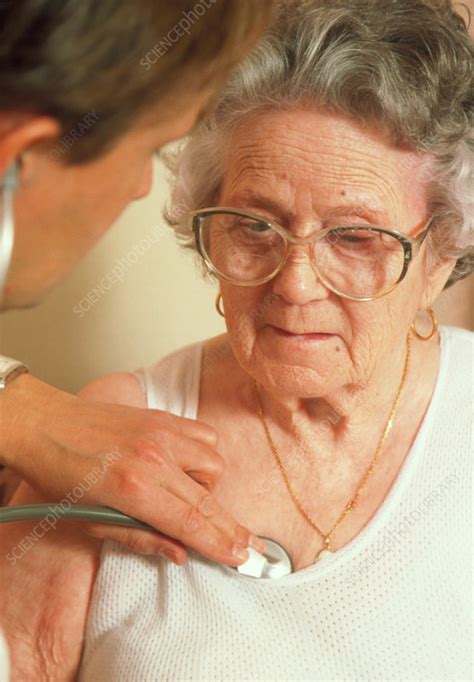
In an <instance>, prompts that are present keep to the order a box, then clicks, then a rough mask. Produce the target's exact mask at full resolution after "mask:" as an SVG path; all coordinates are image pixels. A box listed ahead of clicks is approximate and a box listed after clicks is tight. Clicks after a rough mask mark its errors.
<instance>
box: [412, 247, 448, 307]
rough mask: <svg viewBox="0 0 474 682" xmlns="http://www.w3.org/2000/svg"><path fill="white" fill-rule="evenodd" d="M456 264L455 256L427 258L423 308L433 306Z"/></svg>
mask: <svg viewBox="0 0 474 682" xmlns="http://www.w3.org/2000/svg"><path fill="white" fill-rule="evenodd" d="M455 266H456V259H455V258H443V259H441V258H438V259H436V258H434V257H431V258H428V259H427V267H428V273H427V276H426V284H425V288H424V291H423V296H422V300H421V305H420V308H421V309H426V308H431V306H432V305H433V303H434V302H435V301H436V299H437V298H438V296H439V295H440V294H441V292H442V291H443V289H444V287H445V285H446V282H447V281H448V279H449V278H450V276H451V273H452V271H453V270H454V268H455Z"/></svg>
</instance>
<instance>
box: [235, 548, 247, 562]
mask: <svg viewBox="0 0 474 682" xmlns="http://www.w3.org/2000/svg"><path fill="white" fill-rule="evenodd" d="M232 555H233V557H234V558H235V559H240V560H242V561H247V559H248V558H249V553H248V552H247V550H246V549H245V547H242V545H232Z"/></svg>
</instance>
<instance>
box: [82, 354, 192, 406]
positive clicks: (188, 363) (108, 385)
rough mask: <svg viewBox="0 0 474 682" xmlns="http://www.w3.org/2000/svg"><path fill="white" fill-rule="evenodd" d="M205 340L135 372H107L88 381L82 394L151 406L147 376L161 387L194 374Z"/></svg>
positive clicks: (133, 404)
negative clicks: (149, 403)
mask: <svg viewBox="0 0 474 682" xmlns="http://www.w3.org/2000/svg"><path fill="white" fill-rule="evenodd" d="M204 343H205V342H204V341H198V342H196V343H192V344H189V345H187V346H183V347H181V348H178V349H177V350H175V351H172V352H171V353H168V354H167V355H165V356H164V357H162V358H159V359H158V360H156V361H155V362H154V363H153V364H151V365H149V366H147V367H144V368H140V369H137V370H136V371H134V372H114V373H112V374H106V375H104V376H102V377H99V378H97V379H94V380H93V381H91V382H90V383H89V384H87V385H86V386H85V387H84V388H83V389H82V390H81V391H80V393H79V395H80V396H81V397H82V398H86V399H87V400H92V401H96V402H103V403H114V404H119V405H128V406H131V407H147V394H146V393H147V392H146V384H147V379H148V381H152V382H153V383H154V384H156V385H158V386H160V385H161V386H169V385H170V383H180V380H182V379H184V378H185V377H188V376H189V375H190V370H191V369H192V367H193V366H194V367H195V368H198V366H199V364H200V356H201V352H202V347H203V346H204Z"/></svg>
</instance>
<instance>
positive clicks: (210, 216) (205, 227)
mask: <svg viewBox="0 0 474 682" xmlns="http://www.w3.org/2000/svg"><path fill="white" fill-rule="evenodd" d="M191 218H192V228H193V232H194V237H195V241H196V248H197V250H198V252H199V254H200V255H201V257H202V258H203V259H204V261H205V263H206V265H207V267H208V269H209V270H210V271H211V272H213V273H214V274H215V275H217V277H219V278H221V279H223V280H225V281H227V282H230V283H232V284H235V285H236V286H243V287H253V286H259V285H261V284H265V282H268V281H270V280H271V279H272V278H273V277H275V276H276V275H277V274H278V273H279V272H280V271H281V270H282V268H283V267H284V265H285V263H286V262H287V260H288V257H289V255H290V251H291V249H292V248H294V246H293V245H297V244H299V245H306V244H309V245H310V254H311V263H312V267H313V270H314V272H315V273H316V275H317V277H318V278H319V279H320V280H321V282H323V284H324V285H325V286H326V287H327V288H328V289H330V290H331V291H333V292H334V293H336V294H338V295H339V296H343V297H344V298H349V299H352V300H354V301H371V300H373V299H375V298H381V297H382V296H386V295H387V294H389V293H390V292H391V291H393V289H395V287H396V286H397V285H398V284H399V283H400V282H401V281H402V280H403V278H404V277H405V275H406V274H407V272H408V267H409V265H410V263H411V261H412V260H413V258H414V257H415V256H416V254H417V253H418V251H419V249H420V247H421V245H422V243H423V241H424V239H425V237H426V236H427V234H428V232H429V229H430V227H431V225H432V221H433V219H434V216H432V217H431V218H430V220H429V221H428V223H427V224H426V225H425V227H424V228H423V230H422V231H421V232H420V234H419V235H418V236H417V237H408V236H406V235H404V234H401V233H400V232H397V231H395V230H386V229H384V228H382V227H373V226H371V225H347V226H344V227H331V228H328V229H325V230H321V231H319V232H317V233H315V234H312V235H310V236H308V237H304V238H301V237H294V236H293V235H292V234H290V233H289V232H288V231H287V230H285V228H283V227H281V226H280V225H278V224H277V223H274V222H271V221H269V220H267V219H266V218H263V217H262V216H259V215H255V214H252V213H246V212H244V211H239V210H236V209H233V208H225V207H216V208H205V209H201V210H199V211H193V212H192V213H191Z"/></svg>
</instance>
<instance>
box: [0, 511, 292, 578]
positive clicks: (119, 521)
mask: <svg viewBox="0 0 474 682" xmlns="http://www.w3.org/2000/svg"><path fill="white" fill-rule="evenodd" d="M51 515H52V516H53V517H54V518H55V519H56V520H59V519H66V520H69V521H88V522H94V523H108V524H111V525H115V526H126V527H128V528H142V529H144V530H151V531H154V528H152V526H149V525H148V524H146V523H143V522H142V521H138V519H134V518H133V517H132V516H127V514H123V513H122V512H120V511H118V510H117V509H112V508H111V507H97V506H91V505H85V504H74V505H71V506H70V508H69V509H64V507H63V506H62V505H60V504H26V505H22V506H17V507H0V523H14V522H16V521H34V520H39V519H42V520H44V519H47V517H48V516H51ZM263 540H265V542H266V549H265V552H264V553H263V554H262V553H260V552H257V551H256V550H255V549H253V548H252V547H247V551H248V553H249V558H248V559H247V561H246V562H245V563H244V564H241V565H240V566H229V567H228V568H232V569H233V570H236V571H237V572H238V573H240V574H241V575H245V576H248V577H251V578H263V579H265V578H282V577H283V576H285V575H289V574H290V573H293V564H292V563H291V559H290V557H289V556H288V553H287V552H286V551H285V550H284V549H283V547H282V546H281V545H280V544H278V542H275V541H274V540H270V538H265V537H264V538H263Z"/></svg>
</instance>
